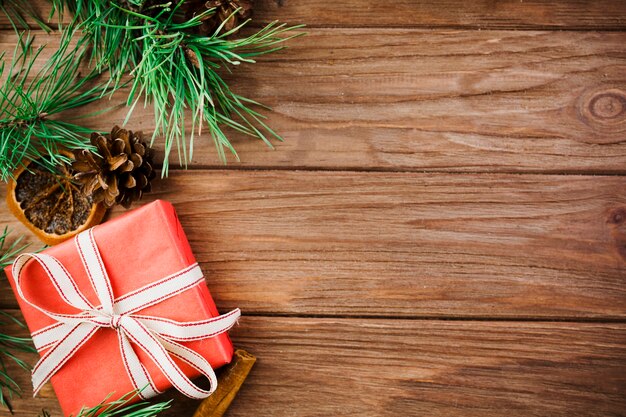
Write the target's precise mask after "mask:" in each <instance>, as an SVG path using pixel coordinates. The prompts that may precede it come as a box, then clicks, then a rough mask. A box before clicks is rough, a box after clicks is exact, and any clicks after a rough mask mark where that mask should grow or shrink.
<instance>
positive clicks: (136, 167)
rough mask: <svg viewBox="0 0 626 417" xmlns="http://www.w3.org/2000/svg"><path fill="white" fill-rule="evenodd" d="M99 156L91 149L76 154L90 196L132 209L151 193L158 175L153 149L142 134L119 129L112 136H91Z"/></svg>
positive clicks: (76, 167) (78, 174)
mask: <svg viewBox="0 0 626 417" xmlns="http://www.w3.org/2000/svg"><path fill="white" fill-rule="evenodd" d="M91 144H92V145H94V146H95V147H96V148H97V154H96V153H93V152H91V151H88V150H81V151H78V152H76V154H75V158H76V161H74V163H72V168H74V171H75V174H74V179H75V180H76V181H78V182H79V183H80V184H81V185H82V187H83V192H84V193H85V194H86V195H92V196H93V199H94V201H95V202H100V201H102V202H103V204H104V205H105V206H106V207H112V206H113V205H114V204H121V205H122V206H124V207H126V208H129V207H130V205H131V204H132V203H133V201H136V200H139V199H140V198H141V196H142V195H143V193H147V192H150V190H151V184H150V181H151V180H152V179H154V177H155V176H156V173H155V172H154V169H153V168H152V158H153V154H154V152H153V150H152V149H151V148H150V147H149V146H148V145H147V144H146V142H144V141H143V139H142V135H141V132H138V133H133V132H132V131H130V130H126V129H121V128H119V127H118V126H115V127H114V128H113V130H111V135H110V136H109V137H105V136H102V135H100V134H98V133H92V134H91Z"/></svg>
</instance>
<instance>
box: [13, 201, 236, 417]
mask: <svg viewBox="0 0 626 417" xmlns="http://www.w3.org/2000/svg"><path fill="white" fill-rule="evenodd" d="M93 236H94V238H95V241H96V242H97V245H98V248H99V251H100V255H101V257H102V261H103V263H104V267H105V269H106V271H107V272H108V276H109V279H110V282H111V288H112V290H113V295H114V296H115V297H119V296H122V295H124V294H128V293H130V292H132V291H134V290H136V289H138V288H141V287H143V286H145V285H148V284H150V283H153V282H155V281H158V280H160V279H162V278H164V277H166V276H168V275H171V274H174V273H176V272H178V271H180V270H182V269H183V268H186V267H188V266H190V265H193V264H194V263H195V262H196V261H195V259H194V256H193V254H192V253H191V248H190V247H189V243H188V241H187V238H186V236H185V233H184V231H183V229H182V227H181V225H180V223H179V221H178V218H177V216H176V212H175V211H174V207H173V206H172V205H171V204H170V203H168V202H165V201H162V200H157V201H155V202H153V203H151V204H148V205H145V206H143V207H141V208H138V209H135V210H133V211H130V212H128V213H126V214H125V215H123V216H120V217H118V218H116V219H113V220H111V221H109V222H106V223H104V224H102V225H99V226H97V227H95V228H94V229H93ZM42 253H44V254H48V255H51V256H53V257H54V258H56V259H58V260H59V261H60V262H61V264H63V265H64V266H65V268H66V269H67V271H68V272H69V274H70V275H71V276H72V277H73V278H74V280H75V282H76V284H77V286H78V289H79V290H80V292H82V293H83V294H84V295H85V297H86V298H87V299H88V301H89V302H91V303H92V304H93V305H98V304H99V300H98V297H97V296H96V293H95V291H94V290H93V288H92V286H91V284H90V281H89V277H88V276H87V273H86V271H85V268H84V267H83V264H82V262H81V260H80V257H79V256H80V255H79V253H78V249H77V247H76V244H75V243H74V241H73V240H69V241H66V242H64V243H61V244H59V245H57V246H54V247H51V248H48V249H46V250H45V251H43V252H42ZM5 272H6V274H7V276H8V277H9V282H10V283H11V286H12V288H13V291H14V292H15V293H16V298H17V300H18V303H19V304H20V308H21V310H22V313H23V315H24V319H25V320H26V323H27V325H28V328H29V329H30V331H31V333H35V332H36V331H38V330H40V329H42V328H44V327H46V326H49V325H52V324H54V323H55V321H54V320H53V319H52V318H50V317H48V316H47V315H45V314H43V313H42V312H40V311H38V310H37V309H35V308H33V307H32V306H30V305H29V304H27V303H26V302H25V301H24V300H22V299H21V298H20V297H19V296H17V292H16V287H15V282H14V279H12V275H11V269H10V267H7V268H6V269H5ZM22 275H23V276H24V275H25V276H27V277H28V280H25V282H24V283H23V285H22V290H23V292H24V294H25V295H26V296H27V298H29V299H30V300H34V301H36V303H37V304H38V305H39V306H40V307H43V308H45V309H47V310H51V311H55V312H61V313H66V314H75V313H76V311H75V310H72V308H71V307H70V306H68V305H67V304H66V303H65V302H64V301H63V300H61V299H60V297H59V296H58V293H57V292H56V290H55V288H54V286H53V284H52V283H51V281H50V279H49V278H48V277H47V275H46V273H45V271H44V270H43V268H42V267H41V266H40V265H38V264H37V263H35V262H29V263H27V264H26V265H25V266H24V269H23V272H22ZM140 313H141V314H142V315H148V316H156V317H160V318H166V319H171V320H175V321H179V322H190V321H200V320H206V319H209V318H212V317H216V316H218V311H217V308H216V307H215V303H214V302H213V299H212V298H211V294H210V293H209V290H208V288H207V286H206V284H205V283H204V282H203V283H201V284H199V285H196V286H195V287H193V288H191V289H189V290H187V291H184V292H182V293H180V294H178V295H176V296H174V297H172V298H169V299H166V300H164V301H161V302H159V303H158V304H155V305H152V306H150V307H148V308H145V309H143V310H141V311H140ZM181 344H183V345H184V346H186V347H188V348H190V349H192V350H193V351H195V352H197V353H198V354H200V355H201V356H202V357H204V358H205V359H206V360H207V361H208V362H209V364H210V365H211V367H213V368H217V367H220V366H222V365H225V364H227V363H229V362H230V361H231V359H232V355H233V346H232V343H231V341H230V339H229V337H228V335H227V334H226V333H222V334H219V335H217V336H214V337H211V338H208V339H203V340H198V341H192V342H184V343H181ZM133 350H134V351H135V353H136V354H137V356H138V358H139V359H140V361H141V363H142V364H143V365H144V366H145V368H146V370H147V371H148V373H149V374H150V376H151V377H152V380H153V382H154V385H155V387H156V388H157V389H158V390H159V391H163V390H166V389H168V388H170V387H171V383H170V382H169V381H168V380H167V379H166V377H165V376H164V374H163V373H162V372H161V371H160V370H159V368H158V367H157V366H156V365H155V363H154V362H153V361H152V360H150V358H149V357H148V356H147V354H146V353H145V352H144V351H142V350H141V349H137V348H133ZM173 359H174V361H175V363H176V364H177V365H178V366H179V367H180V369H181V370H182V371H183V372H184V373H185V375H187V376H188V377H190V378H195V377H198V376H199V375H200V373H199V372H198V371H197V370H196V369H194V368H192V367H191V366H189V365H188V364H186V363H184V362H183V361H181V360H178V359H177V358H176V357H174V358H173ZM51 382H52V386H53V388H54V390H55V392H56V394H57V397H58V399H59V403H60V404H61V408H62V409H63V412H64V413H65V415H70V414H74V415H75V414H77V413H78V412H79V410H80V409H81V408H82V407H83V406H86V407H92V406H95V405H97V404H98V403H100V402H101V401H102V400H103V399H105V398H107V396H109V395H110V394H112V393H113V394H112V395H111V396H110V397H109V398H108V400H111V401H113V400H116V399H118V398H120V397H122V396H123V395H124V394H126V393H128V392H131V391H132V390H133V389H134V387H133V385H132V382H131V381H130V378H129V377H128V374H127V372H126V368H125V367H124V363H123V359H122V355H121V353H120V346H119V343H118V338H117V335H116V332H115V331H114V330H113V329H109V328H102V329H99V330H98V331H97V332H96V333H95V334H94V335H93V336H92V337H91V339H89V340H88V341H87V342H86V344H85V345H83V346H82V347H81V348H80V349H79V350H78V351H77V352H76V353H75V354H74V356H72V357H71V358H70V359H69V361H68V362H66V363H65V364H64V365H63V366H62V367H61V368H60V369H59V370H58V371H57V372H56V373H55V374H54V376H52V379H51Z"/></svg>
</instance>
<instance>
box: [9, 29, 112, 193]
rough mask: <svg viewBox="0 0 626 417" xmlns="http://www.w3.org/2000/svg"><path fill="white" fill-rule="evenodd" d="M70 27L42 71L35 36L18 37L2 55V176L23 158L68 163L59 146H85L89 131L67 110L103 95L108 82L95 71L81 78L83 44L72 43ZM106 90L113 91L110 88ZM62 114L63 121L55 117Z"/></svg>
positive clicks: (22, 162)
mask: <svg viewBox="0 0 626 417" xmlns="http://www.w3.org/2000/svg"><path fill="white" fill-rule="evenodd" d="M74 33H75V32H74V30H73V29H71V28H68V29H66V31H65V32H64V34H63V35H62V36H61V39H60V45H59V48H58V49H57V50H56V51H55V52H54V53H52V55H51V57H50V58H49V59H48V61H47V62H45V63H44V64H43V66H42V67H41V68H40V69H37V66H36V63H37V62H38V58H39V57H40V55H41V53H42V52H43V50H44V48H45V47H44V46H41V47H39V48H37V49H36V50H33V48H32V42H33V38H31V37H30V36H28V35H21V36H20V38H19V42H18V45H17V47H16V48H15V50H14V52H13V54H12V56H10V57H7V56H6V55H5V54H3V55H0V58H2V62H0V79H3V80H4V83H3V84H2V85H0V179H1V180H3V181H7V180H8V179H9V178H10V177H11V175H12V172H13V171H14V170H15V169H16V168H18V167H20V166H22V165H23V164H24V163H25V162H26V161H33V160H38V159H41V160H42V161H43V163H44V164H45V165H46V167H48V168H50V169H52V168H53V167H54V166H57V165H58V164H59V163H60V162H67V157H66V156H65V155H64V154H63V153H62V151H63V150H70V151H71V150H74V149H84V148H89V147H90V145H89V141H88V139H87V137H88V136H89V135H90V134H91V132H92V130H91V129H87V128H84V127H82V126H80V125H78V124H75V123H74V122H73V120H72V119H71V118H69V117H68V116H67V111H68V110H73V109H76V108H78V107H81V106H84V105H87V104H90V103H92V102H94V101H95V100H97V99H99V98H101V97H102V96H103V95H104V94H105V92H106V91H107V86H106V85H104V84H102V83H100V82H98V76H99V74H98V72H97V71H96V70H92V71H90V72H89V73H88V74H87V75H85V76H81V75H80V70H81V61H82V59H83V57H84V56H85V54H86V47H85V45H84V43H82V42H79V43H78V45H75V46H73V41H72V37H73V36H74ZM109 91H111V92H112V90H111V89H109ZM62 112H66V113H65V115H64V119H63V120H60V118H59V117H58V115H59V114H60V113H62Z"/></svg>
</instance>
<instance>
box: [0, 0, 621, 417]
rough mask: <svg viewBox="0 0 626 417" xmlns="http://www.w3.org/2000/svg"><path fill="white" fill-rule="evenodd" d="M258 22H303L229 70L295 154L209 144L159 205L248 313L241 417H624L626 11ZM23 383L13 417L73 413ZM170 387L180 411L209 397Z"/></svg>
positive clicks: (292, 11) (449, 3) (223, 295)
mask: <svg viewBox="0 0 626 417" xmlns="http://www.w3.org/2000/svg"><path fill="white" fill-rule="evenodd" d="M36 3H37V4H39V5H40V6H41V5H42V4H43V2H42V1H38V2H36ZM256 10H257V11H256V21H257V22H267V21H270V20H273V19H280V20H281V21H286V22H288V23H293V24H296V23H306V24H307V25H308V28H307V30H306V31H307V32H308V36H306V37H302V38H298V39H296V40H293V41H292V42H290V44H289V45H290V48H289V49H288V50H287V51H285V52H281V53H278V54H275V55H271V56H267V57H265V58H263V59H262V60H260V62H259V63H258V64H256V65H254V66H242V67H241V68H238V69H236V71H235V72H234V74H233V76H232V77H231V78H230V79H231V81H232V83H233V84H234V85H235V86H236V90H237V91H238V92H240V93H243V94H244V95H247V96H248V97H251V98H254V99H257V100H260V101H262V102H264V103H266V104H269V105H270V106H272V107H273V108H274V112H273V113H270V124H271V125H272V126H273V127H275V128H276V129H277V130H278V131H279V132H280V133H281V134H282V135H284V137H285V139H286V140H285V142H284V143H279V144H277V145H276V150H274V151H272V150H269V149H267V148H266V147H265V146H264V145H263V144H262V143H259V142H255V141H251V140H248V139H245V138H243V137H241V136H238V135H236V134H233V135H232V136H233V137H234V142H235V146H236V148H237V149H238V150H239V151H240V156H241V159H242V161H241V163H237V162H235V161H231V162H230V163H229V164H228V165H227V166H222V165H221V164H220V163H219V161H218V160H217V158H216V156H215V153H214V149H213V145H212V144H211V142H210V140H209V139H208V138H205V139H204V140H196V148H195V153H194V163H193V165H192V166H191V168H190V169H189V170H187V171H184V170H179V169H177V170H174V171H172V172H171V175H170V177H169V178H167V179H166V180H162V181H159V182H157V183H156V187H155V188H156V190H155V192H154V193H152V194H151V195H149V196H147V197H146V198H145V200H144V201H143V203H147V202H149V201H151V200H153V199H156V198H162V199H167V200H170V201H172V202H173V203H174V205H175V206H176V209H177V210H178V213H179V216H180V220H181V222H182V224H183V226H184V228H185V229H186V231H187V233H188V236H189V239H190V241H191V246H192V248H193V250H194V252H195V254H196V256H197V258H198V260H199V262H200V264H201V266H202V268H203V270H204V272H205V273H206V275H207V280H208V284H209V287H210V289H211V291H212V293H213V296H214V298H215V300H216V303H217V305H218V307H219V308H220V309H221V310H223V311H225V310H228V309H230V308H233V307H235V306H238V307H240V308H241V309H242V310H243V313H244V316H243V318H242V319H241V321H240V325H239V326H238V327H237V328H236V329H234V330H233V331H232V337H233V340H234V342H235V344H236V345H237V346H239V347H242V348H245V349H247V350H249V351H250V352H252V353H254V354H255V355H256V356H258V364H257V366H256V367H255V368H254V370H253V372H252V374H251V376H250V378H249V380H248V381H247V382H246V384H245V386H244V387H243V389H242V391H241V392H240V394H239V396H238V397H237V399H236V401H235V403H234V404H233V405H232V408H231V410H230V411H229V413H228V415H229V416H230V417H235V416H257V415H258V416H320V417H321V416H347V415H350V416H463V417H472V416H477V417H478V416H480V417H485V416H503V415H506V416H509V417H513V416H524V417H528V416H624V415H626V177H625V176H626V3H625V2H623V1H618V0H614V1H613V0H600V1H582V0H580V1H576V0H570V1H551V0H537V1H519V0H502V1H487V0H481V1H469V2H468V1H462V0H437V1H432V0H424V1H418V0H397V1H393V2H386V1H378V2H376V1H372V0H369V1H368V0H350V1H343V2H341V1H336V0H333V1H331V0H309V1H295V0H282V1H276V0H259V1H257V9H256ZM257 24H258V23H257ZM1 26H2V27H3V28H4V29H3V30H2V31H0V43H1V44H2V45H0V47H2V49H3V50H7V49H11V48H12V46H13V45H14V43H15V35H14V34H13V32H12V31H11V30H9V29H8V28H7V25H6V22H4V23H2V25H1ZM38 39H40V40H46V41H47V42H49V43H51V44H54V43H55V42H57V39H58V36H56V35H51V36H46V35H45V34H44V33H43V32H39V33H38ZM124 94H125V92H122V93H120V95H119V99H123V98H124ZM93 110H94V108H93V107H91V108H90V109H87V110H85V112H87V111H93ZM125 111H126V110H125V109H117V110H114V111H112V112H109V113H107V114H106V115H105V116H102V117H100V118H98V119H88V120H87V121H86V122H85V123H87V124H88V125H89V126H90V127H93V128H99V129H103V130H108V129H110V128H111V127H112V126H113V125H114V124H116V123H120V122H121V121H122V120H123V117H124V115H125ZM129 127H130V128H133V129H136V130H139V129H143V130H144V131H145V132H151V131H152V129H153V119H152V115H151V113H150V112H149V111H148V110H138V111H137V112H136V113H135V115H134V116H133V118H132V119H131V121H130V122H129ZM121 212H122V210H115V211H114V213H113V214H112V216H116V215H119V214H120V213H121ZM0 221H1V223H0V224H9V225H10V226H12V227H14V228H15V229H17V230H18V231H24V229H23V228H22V227H20V226H19V224H18V223H17V221H16V220H15V219H14V218H13V217H11V215H10V214H9V213H8V212H7V210H6V208H5V207H4V206H2V208H1V209H0ZM29 240H33V239H32V238H31V237H29ZM2 285H3V288H2V291H1V292H0V307H2V308H3V309H5V310H6V309H9V310H11V311H14V312H15V314H18V313H17V312H16V311H15V309H16V302H15V300H14V299H13V298H12V295H11V293H10V291H9V290H8V289H7V284H6V283H3V284H2ZM22 333H23V332H22ZM29 360H30V361H31V362H34V361H35V357H34V356H30V357H29ZM10 371H11V372H12V373H14V374H15V375H16V376H17V377H18V380H19V381H20V383H21V384H22V385H23V386H24V387H26V388H27V390H26V392H25V395H24V398H23V399H19V400H16V401H15V402H14V405H15V410H16V415H17V416H34V415H36V413H37V412H38V411H39V410H41V409H42V408H46V409H48V410H49V411H50V412H51V414H52V415H53V416H55V417H56V416H61V414H60V410H59V408H58V405H57V404H56V400H55V398H54V393H53V391H52V389H51V388H50V387H47V388H46V389H45V390H44V391H43V392H42V394H41V396H40V397H39V398H36V399H32V398H30V392H29V391H28V386H29V375H28V374H27V373H26V372H24V371H21V370H18V369H13V368H11V369H10ZM167 396H168V398H169V397H173V398H175V403H174V407H173V408H172V409H171V411H169V412H167V413H165V414H164V416H168V417H173V416H191V413H192V412H193V410H194V409H195V407H196V406H197V403H195V402H194V401H191V400H188V399H185V398H183V397H182V396H180V395H176V394H171V393H170V394H167ZM0 414H2V415H4V414H6V412H4V411H0Z"/></svg>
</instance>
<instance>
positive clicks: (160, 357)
mask: <svg viewBox="0 0 626 417" xmlns="http://www.w3.org/2000/svg"><path fill="white" fill-rule="evenodd" d="M120 327H121V328H122V329H123V330H124V332H125V333H126V335H127V336H128V338H129V339H130V341H132V342H133V343H134V344H135V345H137V346H138V347H139V348H140V349H141V350H143V351H144V352H146V354H147V355H148V356H150V359H152V361H153V362H154V363H155V365H157V366H158V367H159V369H160V370H161V372H163V375H165V377H166V378H167V380H168V381H169V382H170V383H171V384H172V386H173V387H174V388H176V389H177V390H178V391H180V392H181V393H183V394H184V395H186V396H187V397H189V398H193V399H197V400H201V399H203V398H206V397H208V396H209V395H211V391H206V390H203V389H202V388H200V387H198V386H197V385H195V384H194V383H193V382H191V380H190V379H189V378H188V377H187V375H185V373H184V372H183V371H182V370H181V369H180V368H179V367H178V365H176V363H175V362H174V360H173V359H172V357H171V356H170V355H169V353H168V352H167V350H166V349H165V347H164V346H163V345H162V344H161V341H160V340H159V339H158V338H157V337H155V335H154V334H152V332H151V331H150V330H149V329H148V328H147V327H146V326H144V325H143V324H141V323H140V322H139V321H137V320H135V319H133V318H131V317H128V316H123V317H122V319H121V321H120Z"/></svg>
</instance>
